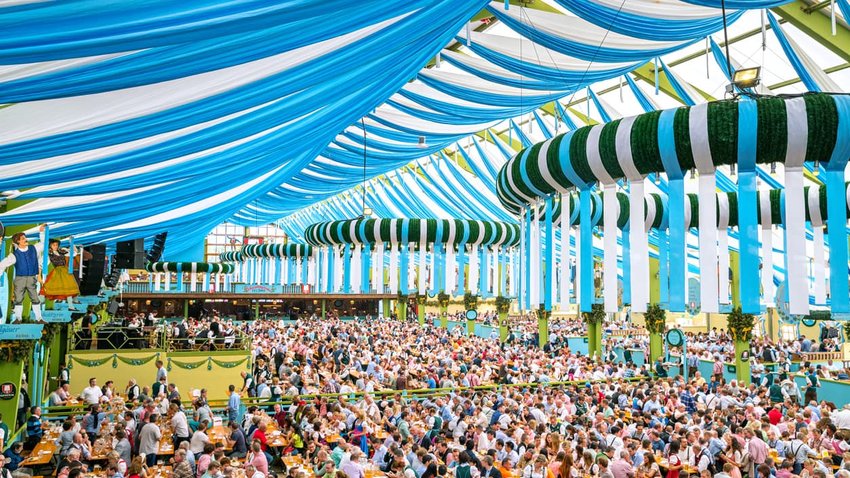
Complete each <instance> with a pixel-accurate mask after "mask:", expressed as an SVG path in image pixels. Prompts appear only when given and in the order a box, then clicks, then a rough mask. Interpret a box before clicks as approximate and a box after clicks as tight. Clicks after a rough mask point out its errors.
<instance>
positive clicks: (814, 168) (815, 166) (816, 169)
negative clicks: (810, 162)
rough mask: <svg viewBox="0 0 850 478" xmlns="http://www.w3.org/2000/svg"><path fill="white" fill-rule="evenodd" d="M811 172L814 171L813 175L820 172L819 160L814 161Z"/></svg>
mask: <svg viewBox="0 0 850 478" xmlns="http://www.w3.org/2000/svg"><path fill="white" fill-rule="evenodd" d="M812 173H814V175H815V176H817V175H819V174H820V161H815V165H814V167H813V168H812Z"/></svg>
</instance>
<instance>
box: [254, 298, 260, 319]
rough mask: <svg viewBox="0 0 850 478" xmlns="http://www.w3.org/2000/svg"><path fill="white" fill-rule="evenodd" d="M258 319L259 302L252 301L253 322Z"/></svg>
mask: <svg viewBox="0 0 850 478" xmlns="http://www.w3.org/2000/svg"><path fill="white" fill-rule="evenodd" d="M259 318H260V301H258V300H255V301H254V320H257V319H259Z"/></svg>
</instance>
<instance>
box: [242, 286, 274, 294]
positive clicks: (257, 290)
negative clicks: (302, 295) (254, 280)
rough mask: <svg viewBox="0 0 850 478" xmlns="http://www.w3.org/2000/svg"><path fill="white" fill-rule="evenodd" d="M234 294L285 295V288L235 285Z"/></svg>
mask: <svg viewBox="0 0 850 478" xmlns="http://www.w3.org/2000/svg"><path fill="white" fill-rule="evenodd" d="M233 291H234V292H236V293H237V294H283V293H284V291H283V286H282V285H280V284H235V285H234V290H233Z"/></svg>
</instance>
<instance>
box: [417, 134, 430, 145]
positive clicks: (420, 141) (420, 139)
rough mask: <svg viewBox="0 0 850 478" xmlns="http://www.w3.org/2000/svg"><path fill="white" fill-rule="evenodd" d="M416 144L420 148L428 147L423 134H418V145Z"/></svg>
mask: <svg viewBox="0 0 850 478" xmlns="http://www.w3.org/2000/svg"><path fill="white" fill-rule="evenodd" d="M418 146H419V147H420V148H427V147H428V143H427V142H426V141H425V137H424V136H420V137H419V145H418Z"/></svg>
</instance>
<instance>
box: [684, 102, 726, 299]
mask: <svg viewBox="0 0 850 478" xmlns="http://www.w3.org/2000/svg"><path fill="white" fill-rule="evenodd" d="M688 121H689V126H690V139H691V151H692V153H693V156H694V165H695V166H696V169H697V171H698V172H699V198H700V201H699V226H700V227H699V279H700V306H701V308H702V311H703V312H709V313H712V312H714V313H716V312H719V310H720V307H719V303H718V298H717V295H718V289H717V209H716V208H717V204H716V203H715V201H713V199H714V197H715V191H716V189H717V184H716V181H715V169H714V163H713V162H712V159H711V148H710V146H709V144H708V103H700V104H698V105H696V106H692V107H691V109H690V113H689V115H688ZM686 209H687V208H686Z"/></svg>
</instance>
